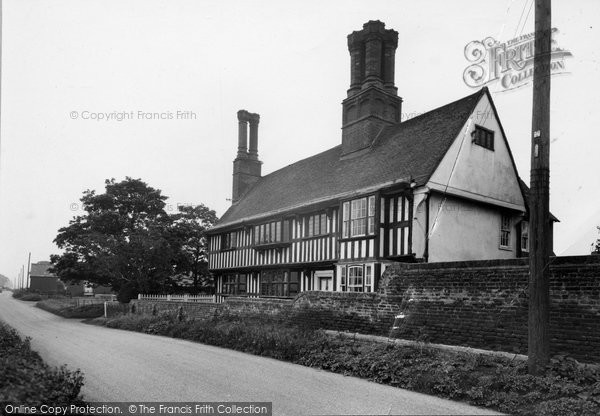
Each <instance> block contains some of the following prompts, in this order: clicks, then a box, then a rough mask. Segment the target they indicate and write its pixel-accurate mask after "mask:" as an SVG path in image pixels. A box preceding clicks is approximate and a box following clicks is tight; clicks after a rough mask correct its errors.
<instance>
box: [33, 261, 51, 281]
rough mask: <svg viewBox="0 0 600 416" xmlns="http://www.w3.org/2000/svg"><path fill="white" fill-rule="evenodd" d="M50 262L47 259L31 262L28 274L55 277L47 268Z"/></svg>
mask: <svg viewBox="0 0 600 416" xmlns="http://www.w3.org/2000/svg"><path fill="white" fill-rule="evenodd" d="M50 266H51V264H50V262H49V261H39V262H37V263H31V269H30V271H29V275H30V276H41V277H56V275H55V274H53V273H50V272H49V271H48V269H49V268H50Z"/></svg>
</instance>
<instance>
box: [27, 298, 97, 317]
mask: <svg viewBox="0 0 600 416" xmlns="http://www.w3.org/2000/svg"><path fill="white" fill-rule="evenodd" d="M36 306H37V307H38V308H40V309H43V310H45V311H48V312H51V313H53V314H55V315H59V316H62V317H63V318H73V319H89V318H98V317H100V316H103V315H104V305H103V304H101V303H100V304H95V305H83V306H76V304H75V302H74V301H73V300H71V299H68V298H66V299H46V300H43V301H41V302H38V303H37V304H36Z"/></svg>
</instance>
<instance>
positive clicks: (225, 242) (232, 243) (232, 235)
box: [221, 231, 238, 250]
mask: <svg viewBox="0 0 600 416" xmlns="http://www.w3.org/2000/svg"><path fill="white" fill-rule="evenodd" d="M237 237H238V233H237V231H231V232H228V233H225V234H223V235H222V236H221V249H222V250H229V249H233V248H236V247H237V246H238V244H237V243H238V241H237Z"/></svg>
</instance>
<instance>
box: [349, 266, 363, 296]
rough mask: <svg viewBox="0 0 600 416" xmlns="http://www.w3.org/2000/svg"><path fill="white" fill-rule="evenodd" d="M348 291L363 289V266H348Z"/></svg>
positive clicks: (360, 290)
mask: <svg viewBox="0 0 600 416" xmlns="http://www.w3.org/2000/svg"><path fill="white" fill-rule="evenodd" d="M347 273H348V292H362V291H363V284H364V281H363V267H362V266H350V267H348V272H347Z"/></svg>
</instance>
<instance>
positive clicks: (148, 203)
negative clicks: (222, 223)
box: [51, 177, 216, 301]
mask: <svg viewBox="0 0 600 416" xmlns="http://www.w3.org/2000/svg"><path fill="white" fill-rule="evenodd" d="M105 188H106V189H105V192H104V193H102V194H97V193H96V192H95V191H90V190H88V191H85V192H84V193H83V197H82V198H81V202H82V207H83V209H84V211H85V213H84V214H83V215H79V216H76V217H74V218H73V220H71V221H70V223H69V225H68V226H66V227H63V228H61V229H60V230H59V231H58V235H57V237H56V239H55V240H54V242H55V243H56V244H57V246H58V247H59V248H60V249H63V250H64V253H63V254H62V255H53V256H51V261H52V264H53V267H52V270H53V271H54V272H55V273H56V274H57V275H58V276H59V277H60V278H61V279H62V280H65V281H70V282H81V281H88V282H91V283H92V284H96V285H105V286H110V287H112V288H113V290H115V291H117V292H118V294H119V300H121V301H128V300H129V299H130V298H131V297H133V296H135V295H136V294H137V293H141V292H143V293H161V292H167V291H171V290H173V286H174V285H176V280H175V276H176V275H177V274H180V275H181V274H184V273H187V274H190V273H191V274H192V275H193V276H196V278H197V279H198V280H199V279H200V277H199V276H201V272H200V271H199V269H198V268H199V267H200V266H199V265H201V264H202V261H203V260H204V261H205V253H206V251H205V249H204V248H203V247H200V246H198V247H196V248H193V243H194V242H195V241H196V240H198V245H201V244H205V243H206V239H205V237H204V230H205V228H201V227H200V225H203V226H204V227H208V226H210V225H212V223H214V222H215V221H216V216H215V215H214V211H211V210H209V209H208V208H206V207H204V206H200V207H197V208H194V209H193V210H192V209H184V210H183V211H182V212H180V213H178V214H176V215H168V214H167V212H166V211H165V200H166V199H167V197H166V196H163V195H162V194H161V191H160V190H158V189H154V188H152V187H150V186H148V185H147V184H146V183H145V182H143V181H142V180H141V179H132V178H130V177H127V178H126V179H125V180H123V181H121V182H116V181H115V180H114V179H111V180H106V182H105ZM195 213H199V214H202V215H204V217H206V220H204V219H195V218H194V215H195ZM210 213H212V217H211V215H210ZM194 224H196V225H194ZM195 231H198V232H199V233H200V234H199V235H198V236H196V235H193V233H194V232H195ZM194 250H195V251H194ZM188 253H200V254H201V255H200V256H199V257H198V260H197V261H196V262H194V261H193V256H192V254H188ZM202 256H204V257H202ZM193 273H196V274H195V275H194V274H193Z"/></svg>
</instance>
